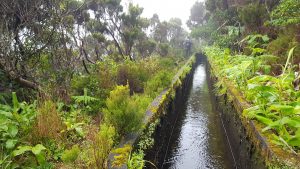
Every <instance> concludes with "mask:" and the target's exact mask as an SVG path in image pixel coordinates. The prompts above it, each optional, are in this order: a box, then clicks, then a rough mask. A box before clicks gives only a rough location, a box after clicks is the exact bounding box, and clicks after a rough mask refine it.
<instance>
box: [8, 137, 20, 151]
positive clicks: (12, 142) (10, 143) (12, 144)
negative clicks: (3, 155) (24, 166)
mask: <svg viewBox="0 0 300 169" xmlns="http://www.w3.org/2000/svg"><path fill="white" fill-rule="evenodd" d="M17 142H18V140H16V139H8V140H7V141H6V143H5V148H7V149H12V148H14V147H15V145H16V144H17Z"/></svg>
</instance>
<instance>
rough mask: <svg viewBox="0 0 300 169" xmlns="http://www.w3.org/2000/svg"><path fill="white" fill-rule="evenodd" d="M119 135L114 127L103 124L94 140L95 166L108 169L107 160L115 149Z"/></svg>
mask: <svg viewBox="0 0 300 169" xmlns="http://www.w3.org/2000/svg"><path fill="white" fill-rule="evenodd" d="M116 136H117V133H116V130H115V128H114V127H113V126H110V125H108V124H105V123H104V124H101V126H100V131H99V132H98V133H97V135H96V136H95V139H94V140H93V154H94V165H95V166H96V167H97V168H106V166H105V165H106V160H107V157H108V155H109V152H110V151H111V149H112V148H113V145H114V142H115V139H116Z"/></svg>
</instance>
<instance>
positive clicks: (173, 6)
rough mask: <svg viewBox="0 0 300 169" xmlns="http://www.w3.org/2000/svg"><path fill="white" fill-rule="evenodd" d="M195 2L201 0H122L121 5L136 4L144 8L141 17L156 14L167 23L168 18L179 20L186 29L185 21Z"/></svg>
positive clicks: (149, 16)
mask: <svg viewBox="0 0 300 169" xmlns="http://www.w3.org/2000/svg"><path fill="white" fill-rule="evenodd" d="M196 1H203V0H122V3H123V4H125V6H126V4H128V3H129V2H132V3H133V4H138V5H139V6H140V7H143V8H144V11H143V16H144V17H147V18H151V17H152V16H153V14H154V13H157V14H158V16H159V19H160V20H161V21H162V20H166V21H168V20H169V19H170V18H174V17H177V18H180V19H181V21H182V24H183V25H184V27H185V28H186V24H185V23H186V21H187V20H188V19H189V16H190V9H191V7H192V6H193V4H194V3H195V2H196Z"/></svg>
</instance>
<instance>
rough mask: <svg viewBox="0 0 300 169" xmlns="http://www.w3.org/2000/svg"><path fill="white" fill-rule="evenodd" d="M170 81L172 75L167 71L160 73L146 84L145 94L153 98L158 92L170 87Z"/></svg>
mask: <svg viewBox="0 0 300 169" xmlns="http://www.w3.org/2000/svg"><path fill="white" fill-rule="evenodd" d="M171 80H172V74H171V73H170V72H169V71H160V72H159V73H158V74H156V75H155V76H154V77H153V78H152V79H150V80H149V81H148V82H147V83H146V87H145V88H146V89H145V93H147V94H149V95H150V96H151V97H152V98H154V97H155V96H157V94H158V93H159V92H161V91H162V90H163V89H165V88H166V87H168V85H170V83H171Z"/></svg>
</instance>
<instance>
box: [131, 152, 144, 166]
mask: <svg viewBox="0 0 300 169" xmlns="http://www.w3.org/2000/svg"><path fill="white" fill-rule="evenodd" d="M144 156H145V155H144V153H143V152H142V151H140V152H139V153H133V154H131V156H129V157H128V161H127V168H128V169H143V168H144V166H145V160H144Z"/></svg>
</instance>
